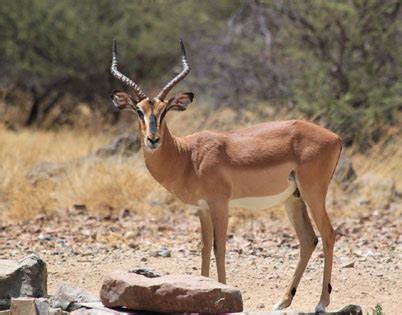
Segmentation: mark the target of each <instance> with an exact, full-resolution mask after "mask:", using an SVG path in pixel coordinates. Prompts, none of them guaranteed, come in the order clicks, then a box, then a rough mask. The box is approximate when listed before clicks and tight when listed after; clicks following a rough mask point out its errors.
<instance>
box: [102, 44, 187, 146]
mask: <svg viewBox="0 0 402 315" xmlns="http://www.w3.org/2000/svg"><path fill="white" fill-rule="evenodd" d="M180 46H181V61H182V65H183V69H182V71H181V72H180V73H179V74H178V75H177V76H176V77H174V78H173V79H172V80H171V81H170V82H169V83H168V84H166V85H165V87H164V88H163V89H162V90H161V91H160V92H159V94H158V95H157V96H156V97H154V98H151V97H148V96H147V95H146V94H145V93H144V92H143V91H142V90H141V88H140V87H139V86H138V85H137V84H136V83H135V82H134V81H133V80H131V79H129V78H128V77H126V76H125V75H124V74H122V73H121V72H120V71H119V70H117V48H116V41H113V51H112V53H113V58H112V66H111V69H110V70H111V72H112V75H113V76H114V77H116V78H117V79H119V80H120V81H122V82H123V83H125V84H126V85H128V86H129V87H131V88H132V89H133V92H134V93H133V95H130V94H128V93H125V92H123V91H119V90H114V91H113V92H112V94H111V95H110V97H111V98H112V101H113V104H114V106H115V107H117V108H118V109H120V110H130V111H133V112H135V113H137V115H138V123H139V129H140V132H141V135H142V137H143V141H144V145H145V148H146V149H148V150H151V151H152V150H156V149H158V148H159V146H160V144H161V142H162V141H163V130H162V128H161V126H162V125H163V123H164V118H165V116H166V114H167V112H168V111H170V110H175V111H184V110H186V109H187V107H188V105H189V104H190V103H191V102H192V101H193V98H194V94H193V93H190V92H188V93H182V94H178V95H176V96H173V97H171V98H170V99H167V98H166V96H167V95H168V93H169V91H170V90H171V89H172V88H173V87H174V86H175V85H176V84H177V83H179V82H180V81H181V80H183V79H184V78H185V77H186V76H187V74H188V73H189V72H190V67H189V65H188V63H187V57H186V51H185V48H184V44H183V41H182V40H180Z"/></svg>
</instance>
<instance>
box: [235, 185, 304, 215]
mask: <svg viewBox="0 0 402 315" xmlns="http://www.w3.org/2000/svg"><path fill="white" fill-rule="evenodd" d="M295 190H296V184H295V182H294V181H293V180H292V181H290V182H289V187H288V188H287V189H286V190H284V191H282V192H281V193H279V194H277V195H271V196H264V197H247V198H240V199H232V200H230V201H229V207H239V208H246V209H250V210H261V209H267V208H270V207H273V206H275V205H277V204H281V203H283V202H284V201H285V200H286V199H288V198H289V197H290V196H291V195H292V194H293V193H294V191H295Z"/></svg>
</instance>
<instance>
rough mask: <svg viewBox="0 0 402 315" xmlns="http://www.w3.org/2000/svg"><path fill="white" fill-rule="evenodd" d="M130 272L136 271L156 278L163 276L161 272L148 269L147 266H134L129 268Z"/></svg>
mask: <svg viewBox="0 0 402 315" xmlns="http://www.w3.org/2000/svg"><path fill="white" fill-rule="evenodd" d="M128 272H129V273H135V274H137V275H142V276H144V277H147V278H156V277H160V276H161V274H160V273H159V272H156V271H152V270H148V269H145V268H133V269H130V270H128Z"/></svg>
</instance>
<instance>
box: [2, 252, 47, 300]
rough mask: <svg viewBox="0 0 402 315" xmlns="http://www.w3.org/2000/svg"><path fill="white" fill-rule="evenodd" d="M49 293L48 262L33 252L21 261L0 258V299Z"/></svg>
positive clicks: (40, 295) (39, 295)
mask: <svg viewBox="0 0 402 315" xmlns="http://www.w3.org/2000/svg"><path fill="white" fill-rule="evenodd" d="M46 295H47V269H46V263H45V262H44V261H43V260H42V259H41V258H40V257H39V256H37V255H35V254H31V255H29V256H27V257H25V258H23V259H21V260H19V261H16V260H7V259H1V260H0V300H2V299H4V300H6V299H11V298H14V297H24V296H25V297H43V296H46Z"/></svg>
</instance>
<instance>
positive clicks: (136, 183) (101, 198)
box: [0, 105, 402, 226]
mask: <svg viewBox="0 0 402 315" xmlns="http://www.w3.org/2000/svg"><path fill="white" fill-rule="evenodd" d="M260 108H261V110H260V111H258V113H256V112H245V113H243V114H242V116H241V117H238V116H237V115H236V114H235V112H234V111H233V110H230V109H225V110H224V111H222V112H218V113H216V114H214V115H209V116H207V115H205V113H203V111H201V110H200V109H197V108H195V109H192V110H189V111H187V112H184V113H181V114H176V115H171V117H170V121H169V125H170V126H171V129H172V130H173V132H174V133H175V134H178V135H184V134H189V133H191V132H195V131H197V130H201V129H204V128H208V129H230V128H233V126H239V125H242V126H246V125H250V124H252V123H257V122H260V121H266V120H270V117H271V116H272V113H270V109H269V107H266V106H264V105H262V106H261V107H260ZM195 116H196V117H197V118H198V119H194V117H195ZM281 118H285V117H281ZM111 138H112V135H111V134H93V133H88V132H83V131H71V130H63V131H59V132H45V131H32V130H21V131H18V132H13V131H10V130H6V129H5V128H1V127H0V159H1V164H0V222H1V221H2V222H5V221H8V220H23V219H26V218H29V217H32V216H36V215H38V214H45V215H47V216H52V215H55V214H57V215H66V213H67V211H66V209H68V208H70V207H72V206H74V205H77V204H81V205H85V206H86V207H87V208H88V209H89V210H90V211H94V212H97V213H105V212H106V213H107V212H110V211H112V212H118V211H120V210H122V209H125V208H128V209H130V210H131V211H137V212H141V213H144V214H153V215H155V214H157V213H161V212H162V211H163V210H164V211H166V209H170V210H172V209H177V208H183V207H184V205H182V204H181V203H180V202H178V201H177V200H174V198H173V197H172V196H171V195H170V194H169V193H167V192H166V191H165V190H164V189H163V188H162V187H161V186H160V185H158V184H157V183H156V182H155V180H154V179H153V178H151V176H150V175H149V173H148V172H147V170H146V168H145V166H144V163H143V159H142V153H141V152H139V153H138V154H136V155H135V156H133V157H130V158H123V157H113V158H98V157H93V156H91V154H92V153H93V152H94V151H95V150H96V149H98V148H99V147H101V146H103V145H104V144H106V143H107V142H108V141H109V140H110V139H111ZM384 147H385V149H384ZM401 147H402V140H401V138H400V137H398V136H396V137H395V140H394V143H393V144H392V145H384V144H382V145H379V146H378V148H375V149H373V151H372V152H371V153H370V154H369V155H368V156H362V155H356V157H354V160H355V162H356V163H355V164H356V165H357V172H358V174H363V173H365V172H368V171H370V172H375V173H376V174H379V175H380V176H383V177H388V178H389V177H390V178H392V179H393V180H394V181H395V183H396V186H397V189H399V190H401V189H402V172H401V171H400V170H401V166H402V149H401ZM43 162H54V163H58V164H59V165H60V166H61V169H60V170H59V171H57V172H56V174H54V176H45V177H41V176H34V177H32V176H30V175H29V174H30V172H31V171H32V169H33V168H34V167H35V166H37V165H38V164H40V163H43ZM340 194H344V193H343V192H342V191H341V190H340V189H339V187H336V186H335V185H332V186H331V190H330V196H329V197H330V198H329V202H330V206H329V208H331V209H334V210H332V211H333V214H335V215H336V214H337V213H338V214H342V215H345V214H348V212H347V211H344V210H341V209H346V208H347V209H349V211H354V208H353V207H345V206H344V203H342V202H337V200H343V202H346V203H348V202H350V201H351V200H352V199H351V198H349V197H350V196H351V195H350V194H351V193H349V195H348V196H346V197H345V196H343V197H340ZM338 197H339V198H338ZM266 215H271V216H272V215H273V216H276V217H284V216H285V214H284V211H282V208H281V207H278V208H276V209H274V210H271V211H270V212H269V214H268V213H267V212H264V211H261V212H253V213H251V212H245V211H242V210H241V209H235V210H233V212H232V220H231V226H233V225H236V224H240V223H241V222H249V223H247V224H254V223H250V222H256V221H258V220H250V219H256V218H258V217H259V216H266Z"/></svg>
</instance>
